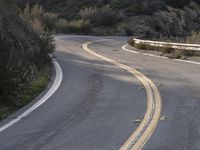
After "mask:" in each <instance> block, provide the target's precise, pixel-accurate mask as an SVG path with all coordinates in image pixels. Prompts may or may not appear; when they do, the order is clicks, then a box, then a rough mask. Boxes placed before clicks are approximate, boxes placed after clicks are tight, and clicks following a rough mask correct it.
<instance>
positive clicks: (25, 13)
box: [20, 4, 58, 32]
mask: <svg viewBox="0 0 200 150" xmlns="http://www.w3.org/2000/svg"><path fill="white" fill-rule="evenodd" d="M20 16H21V17H22V18H23V19H24V20H26V21H27V22H29V23H30V25H32V27H33V28H34V29H35V30H36V31H38V32H43V31H46V32H48V31H50V32H51V31H54V30H55V28H56V22H57V21H58V15H57V14H55V13H52V12H46V11H45V10H44V9H43V8H42V6H40V5H38V4H35V5H33V6H31V5H29V4H27V5H26V7H25V8H24V9H22V10H21V12H20Z"/></svg>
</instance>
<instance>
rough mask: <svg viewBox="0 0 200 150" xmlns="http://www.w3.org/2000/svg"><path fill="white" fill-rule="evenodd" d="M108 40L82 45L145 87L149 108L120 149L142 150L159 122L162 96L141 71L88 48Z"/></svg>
mask: <svg viewBox="0 0 200 150" xmlns="http://www.w3.org/2000/svg"><path fill="white" fill-rule="evenodd" d="M106 40H108V39H105V40H96V41H91V42H86V43H84V44H83V46H82V47H83V49H84V50H85V51H87V52H88V53H90V54H92V55H94V56H96V57H98V58H101V59H103V60H105V61H107V62H110V63H111V64H114V65H116V66H118V67H120V68H122V69H124V70H126V71H128V72H129V73H131V74H132V75H134V76H135V77H136V78H137V79H138V80H139V81H140V82H141V83H142V84H143V86H144V87H145V89H146V93H147V110H146V113H145V116H144V118H143V120H142V121H141V123H140V125H139V126H138V128H137V129H136V130H135V131H134V132H133V134H132V135H131V136H130V138H128V140H127V141H126V142H125V143H124V144H123V145H122V146H121V148H120V149H119V150H140V149H142V148H143V147H144V145H145V144H146V143H147V141H148V140H149V138H150V137H151V135H152V134H153V132H154V130H155V128H156V126H157V124H158V122H159V119H160V115H161V105H162V104H161V101H162V100H161V96H160V93H159V91H158V88H157V87H156V85H155V84H154V83H153V82H152V81H151V80H150V79H149V78H147V77H146V76H145V75H143V74H142V73H141V72H139V71H137V70H135V69H133V68H131V67H129V66H127V65H124V64H121V63H119V62H117V61H115V60H112V59H110V58H108V57H105V56H103V55H100V54H98V53H95V52H94V51H92V50H91V49H89V48H88V45H90V44H92V43H95V42H100V41H106Z"/></svg>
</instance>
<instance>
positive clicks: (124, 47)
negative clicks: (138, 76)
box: [122, 44, 140, 54]
mask: <svg viewBox="0 0 200 150" xmlns="http://www.w3.org/2000/svg"><path fill="white" fill-rule="evenodd" d="M127 46H128V44H126V45H124V46H123V47H122V49H123V50H125V51H127V52H131V53H134V54H139V53H140V52H137V51H134V50H129V49H127V48H126V47H127Z"/></svg>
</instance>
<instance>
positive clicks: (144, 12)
mask: <svg viewBox="0 0 200 150" xmlns="http://www.w3.org/2000/svg"><path fill="white" fill-rule="evenodd" d="M18 2H19V5H20V6H22V7H23V6H24V5H25V3H26V2H29V3H31V4H34V3H38V4H40V5H42V6H43V7H44V8H45V9H46V10H47V11H53V12H54V13H56V14H58V16H60V17H62V18H65V19H67V20H68V21H71V20H78V19H82V20H89V22H90V24H91V26H90V28H91V31H90V33H93V34H103V35H105V34H113V35H115V34H119V35H144V36H154V37H158V36H160V35H162V36H185V35H187V34H190V33H191V32H192V31H200V28H199V24H200V1H199V0H176V1H175V0H123V1H122V0H82V1H80V0H73V1H71V0H59V1H58V0H18ZM106 5H109V7H110V9H107V8H103V9H101V8H100V7H105V6H106ZM85 8H90V9H85ZM113 11H114V12H115V13H114V12H113ZM98 14H99V15H98ZM116 15H118V16H119V18H121V19H119V20H118V19H117V20H116V19H115V18H118V17H117V16H116ZM113 18H114V20H113ZM99 20H102V21H99ZM104 20H108V21H109V20H112V23H111V24H110V25H109V24H105V23H104V22H105V21H104ZM94 21H95V22H100V23H98V25H97V24H93V22H94ZM73 23H74V24H75V25H77V24H78V23H77V22H73ZM66 26H67V25H66ZM68 26H69V25H68ZM79 26H81V25H79ZM65 32H67V31H66V30H65ZM69 32H70V31H69Z"/></svg>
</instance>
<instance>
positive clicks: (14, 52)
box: [0, 0, 54, 119]
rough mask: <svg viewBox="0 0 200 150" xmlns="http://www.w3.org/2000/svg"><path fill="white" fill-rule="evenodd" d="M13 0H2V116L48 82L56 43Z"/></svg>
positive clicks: (0, 64) (0, 40)
mask: <svg viewBox="0 0 200 150" xmlns="http://www.w3.org/2000/svg"><path fill="white" fill-rule="evenodd" d="M15 10H16V6H15V5H14V1H12V0H1V1H0V68H1V71H0V119H2V118H4V117H6V116H7V115H8V114H10V113H11V112H13V111H15V110H16V109H18V108H20V107H22V106H23V105H24V104H26V103H27V102H29V101H30V100H31V99H32V98H34V97H35V96H36V95H37V94H38V92H40V91H41V90H42V89H43V88H44V87H45V86H46V85H47V83H48V78H49V75H50V67H48V66H49V65H50V58H49V56H48V54H49V53H51V52H52V51H53V48H54V45H53V44H51V43H50V41H51V40H50V38H49V37H47V36H45V35H39V34H38V33H36V32H35V31H34V30H33V29H32V28H31V27H30V26H28V25H27V23H25V22H24V21H23V20H22V19H21V18H20V17H19V16H18V14H17V13H16V11H15Z"/></svg>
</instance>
